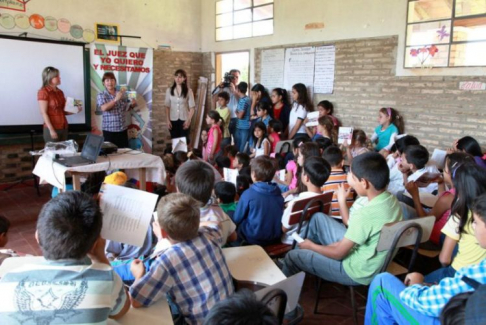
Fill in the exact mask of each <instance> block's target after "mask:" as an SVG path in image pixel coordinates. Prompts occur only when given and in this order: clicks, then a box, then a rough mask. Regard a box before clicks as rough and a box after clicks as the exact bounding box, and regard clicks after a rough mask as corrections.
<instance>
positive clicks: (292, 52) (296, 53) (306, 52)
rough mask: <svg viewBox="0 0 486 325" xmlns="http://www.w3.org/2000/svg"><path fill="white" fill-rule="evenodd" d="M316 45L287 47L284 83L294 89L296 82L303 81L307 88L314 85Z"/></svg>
mask: <svg viewBox="0 0 486 325" xmlns="http://www.w3.org/2000/svg"><path fill="white" fill-rule="evenodd" d="M315 54H316V48H315V47H314V46H306V47H294V48H288V49H285V67H284V84H285V88H286V89H292V86H293V85H294V84H296V83H303V84H304V85H306V86H307V88H312V86H313V85H314V57H315Z"/></svg>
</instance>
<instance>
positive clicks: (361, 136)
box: [352, 129, 368, 146]
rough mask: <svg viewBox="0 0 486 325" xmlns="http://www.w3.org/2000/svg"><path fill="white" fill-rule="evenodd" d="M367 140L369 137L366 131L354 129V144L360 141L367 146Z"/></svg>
mask: <svg viewBox="0 0 486 325" xmlns="http://www.w3.org/2000/svg"><path fill="white" fill-rule="evenodd" d="M367 140H368V139H367V138H366V133H365V132H364V131H363V130H361V129H354V130H353V135H352V141H353V142H354V144H356V142H358V143H360V144H361V145H363V146H366V141H367Z"/></svg>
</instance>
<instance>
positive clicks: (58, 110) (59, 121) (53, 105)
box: [37, 86, 68, 130]
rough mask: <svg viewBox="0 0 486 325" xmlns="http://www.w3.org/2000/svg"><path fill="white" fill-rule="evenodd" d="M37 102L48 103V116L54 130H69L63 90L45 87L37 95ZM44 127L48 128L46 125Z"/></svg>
mask: <svg viewBox="0 0 486 325" xmlns="http://www.w3.org/2000/svg"><path fill="white" fill-rule="evenodd" d="M37 100H45V101H47V115H48V116H49V119H50V120H51V124H52V126H53V127H54V129H56V130H62V129H67V127H68V122H67V120H66V113H65V112H64V106H65V105H66V98H65V97H64V93H63V92H62V90H61V89H59V88H58V89H54V88H52V87H50V86H46V87H43V88H41V89H40V90H39V92H38V93H37ZM44 127H47V125H46V124H45V123H44Z"/></svg>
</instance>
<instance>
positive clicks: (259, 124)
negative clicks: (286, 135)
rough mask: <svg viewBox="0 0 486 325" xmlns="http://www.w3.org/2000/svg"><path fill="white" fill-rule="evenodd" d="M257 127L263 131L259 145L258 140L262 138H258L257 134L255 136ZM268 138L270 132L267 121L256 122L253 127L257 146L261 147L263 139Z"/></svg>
mask: <svg viewBox="0 0 486 325" xmlns="http://www.w3.org/2000/svg"><path fill="white" fill-rule="evenodd" d="M255 129H260V130H262V131H263V135H262V139H261V141H260V145H259V146H258V147H257V145H258V141H259V140H260V139H258V138H257V137H256V136H255ZM266 138H268V134H267V126H266V125H265V123H263V122H256V123H255V126H254V127H253V143H254V144H255V148H258V149H260V148H261V147H262V145H263V140H264V139H266Z"/></svg>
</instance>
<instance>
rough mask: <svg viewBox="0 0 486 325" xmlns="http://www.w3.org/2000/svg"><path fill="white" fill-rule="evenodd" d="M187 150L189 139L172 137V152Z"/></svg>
mask: <svg viewBox="0 0 486 325" xmlns="http://www.w3.org/2000/svg"><path fill="white" fill-rule="evenodd" d="M176 151H184V152H187V140H186V138H185V137H182V138H175V139H172V152H176Z"/></svg>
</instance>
